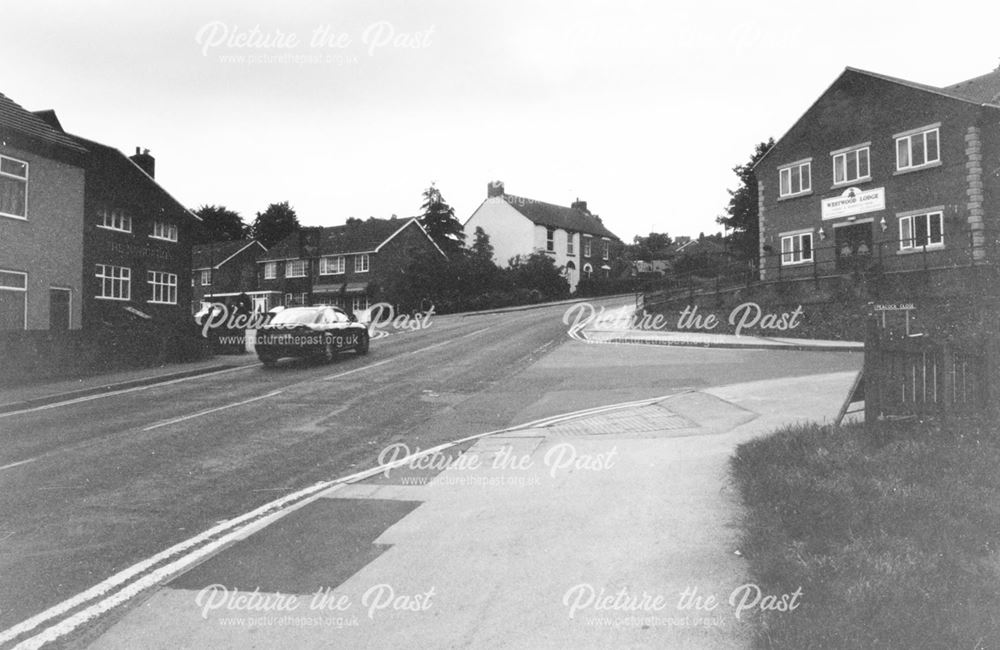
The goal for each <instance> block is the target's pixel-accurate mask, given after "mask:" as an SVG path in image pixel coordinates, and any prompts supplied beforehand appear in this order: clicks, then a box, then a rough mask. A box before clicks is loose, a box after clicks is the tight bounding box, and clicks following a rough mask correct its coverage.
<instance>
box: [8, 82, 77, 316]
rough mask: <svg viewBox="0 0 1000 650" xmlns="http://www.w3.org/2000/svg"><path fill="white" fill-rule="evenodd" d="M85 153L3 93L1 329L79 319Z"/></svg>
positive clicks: (63, 135)
mask: <svg viewBox="0 0 1000 650" xmlns="http://www.w3.org/2000/svg"><path fill="white" fill-rule="evenodd" d="M86 153H87V151H86V149H85V148H84V147H82V146H81V145H80V144H78V143H77V142H75V141H74V140H73V139H72V138H70V137H69V136H67V135H66V134H64V133H62V131H61V130H60V129H55V128H52V127H51V126H50V125H49V124H48V123H46V122H45V121H44V120H42V119H41V118H40V117H38V116H37V115H35V114H33V113H31V112H29V111H27V110H25V109H24V108H22V107H21V106H19V105H18V104H16V103H15V102H13V101H11V100H10V99H8V98H7V97H5V96H4V95H2V94H0V330H20V329H31V330H38V329H78V328H79V327H80V325H81V322H82V321H81V292H82V286H81V277H80V269H81V268H82V264H83V210H84V182H85V174H84V165H85V156H86Z"/></svg>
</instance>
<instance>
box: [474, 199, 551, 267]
mask: <svg viewBox="0 0 1000 650" xmlns="http://www.w3.org/2000/svg"><path fill="white" fill-rule="evenodd" d="M477 226H479V227H481V228H482V229H483V230H485V231H486V234H487V235H489V236H490V244H492V245H493V261H494V262H496V263H497V265H498V266H507V261H508V260H509V259H510V258H512V257H514V256H515V255H529V254H531V253H532V251H534V250H535V240H534V237H535V235H534V228H535V225H534V224H533V223H532V222H531V220H530V219H528V218H527V217H525V216H524V215H522V214H521V213H520V212H518V211H517V210H515V209H514V208H512V207H511V205H510V204H509V203H507V202H506V201H504V200H503V199H502V198H499V197H494V198H490V199H487V200H486V201H484V202H483V204H482V205H480V206H479V207H478V208H476V211H475V212H473V213H472V216H471V217H469V219H468V221H466V222H465V225H464V226H463V227H462V229H463V230H464V232H465V245H466V246H472V243H473V242H474V241H475V234H476V227H477ZM544 237H545V234H544V232H543V234H542V238H543V240H542V246H544V245H545V241H544Z"/></svg>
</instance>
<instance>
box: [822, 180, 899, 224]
mask: <svg viewBox="0 0 1000 650" xmlns="http://www.w3.org/2000/svg"><path fill="white" fill-rule="evenodd" d="M821 206H822V214H823V219H836V218H837V217H848V216H851V215H854V214H864V213H866V212H876V211H878V210H885V188H884V187H875V188H872V189H870V190H859V189H858V188H856V187H849V188H847V189H846V190H844V191H843V193H842V194H841V195H840V196H834V197H831V198H829V199H823V200H822V201H821Z"/></svg>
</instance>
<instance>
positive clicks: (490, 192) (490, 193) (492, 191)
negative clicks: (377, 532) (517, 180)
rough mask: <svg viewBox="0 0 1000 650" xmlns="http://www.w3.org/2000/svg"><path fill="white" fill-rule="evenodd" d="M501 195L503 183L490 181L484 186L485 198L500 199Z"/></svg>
mask: <svg viewBox="0 0 1000 650" xmlns="http://www.w3.org/2000/svg"><path fill="white" fill-rule="evenodd" d="M503 194H504V190H503V181H490V182H489V183H488V184H487V185H486V198H488V199H492V198H494V197H498V196H499V197H502V196H503Z"/></svg>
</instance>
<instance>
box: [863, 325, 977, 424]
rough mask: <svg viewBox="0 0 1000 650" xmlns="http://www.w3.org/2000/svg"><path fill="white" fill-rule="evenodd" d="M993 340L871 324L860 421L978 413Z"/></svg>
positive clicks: (866, 345)
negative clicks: (897, 332)
mask: <svg viewBox="0 0 1000 650" xmlns="http://www.w3.org/2000/svg"><path fill="white" fill-rule="evenodd" d="M996 361H997V355H996V353H995V342H994V343H987V342H980V343H979V344H973V342H972V341H969V342H966V343H962V344H959V343H956V342H953V341H948V342H941V341H934V340H932V339H929V338H928V337H926V336H892V335H891V333H889V332H886V331H885V330H881V329H879V328H877V327H872V328H871V329H870V330H869V335H868V337H867V340H866V341H865V366H864V377H865V394H864V398H865V421H866V422H875V421H876V420H880V419H902V418H920V419H923V418H926V417H940V416H950V415H975V414H982V413H984V412H985V411H987V410H988V409H989V408H991V406H993V405H992V402H993V401H994V399H995V391H996V388H995V386H994V385H993V383H994V382H995V379H996V376H997V368H996Z"/></svg>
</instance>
